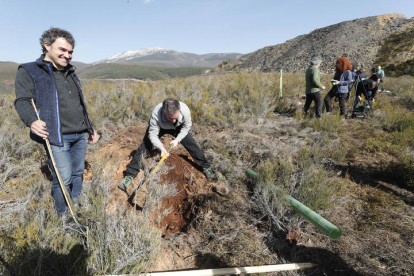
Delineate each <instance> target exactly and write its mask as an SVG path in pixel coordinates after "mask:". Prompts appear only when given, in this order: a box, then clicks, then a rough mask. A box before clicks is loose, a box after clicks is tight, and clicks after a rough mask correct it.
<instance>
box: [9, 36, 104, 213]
mask: <svg viewBox="0 0 414 276" xmlns="http://www.w3.org/2000/svg"><path fill="white" fill-rule="evenodd" d="M40 45H41V46H42V49H43V54H42V55H41V56H40V58H39V59H37V60H36V61H35V62H30V63H25V64H21V65H20V66H19V69H18V71H17V74H16V82H15V90H16V100H15V102H14V105H15V108H16V110H17V113H18V114H19V116H20V119H21V120H22V121H23V123H24V124H25V125H26V126H28V127H30V136H31V138H32V139H33V140H35V141H37V142H40V143H42V144H44V145H45V142H44V139H45V138H48V139H49V141H50V144H51V150H52V153H53V157H54V159H55V163H56V166H57V170H58V171H59V173H60V175H61V177H62V181H63V183H64V185H65V186H66V189H67V191H68V193H69V195H70V196H71V198H72V200H73V203H74V205H77V204H78V203H79V195H80V194H81V190H82V175H83V171H84V168H85V155H86V146H87V140H89V141H91V142H96V141H97V140H98V139H99V136H98V135H97V133H96V131H95V130H94V129H93V127H92V123H91V121H90V119H89V116H88V112H87V110H86V105H85V101H84V99H83V95H82V88H81V85H80V81H79V79H78V77H77V76H76V74H75V68H74V67H73V66H72V65H71V64H70V63H69V62H70V61H71V59H72V54H73V48H74V47H75V40H74V38H73V36H72V35H71V34H70V33H69V32H67V31H65V30H62V29H58V28H51V29H49V30H47V31H45V32H44V33H43V34H42V37H41V38H40ZM32 99H33V100H34V101H35V104H36V107H37V110H38V115H39V117H40V120H38V118H37V115H36V112H35V110H34V108H33V106H32V103H31V102H32ZM46 152H47V154H48V161H49V166H50V168H51V171H52V174H53V184H52V196H53V198H54V200H55V208H56V211H57V213H58V215H59V216H63V215H65V214H66V211H67V203H66V201H65V199H64V196H63V193H62V190H61V188H60V185H59V182H58V179H57V176H56V172H55V171H54V168H53V166H52V163H51V159H50V156H49V152H48V151H47V150H46Z"/></svg>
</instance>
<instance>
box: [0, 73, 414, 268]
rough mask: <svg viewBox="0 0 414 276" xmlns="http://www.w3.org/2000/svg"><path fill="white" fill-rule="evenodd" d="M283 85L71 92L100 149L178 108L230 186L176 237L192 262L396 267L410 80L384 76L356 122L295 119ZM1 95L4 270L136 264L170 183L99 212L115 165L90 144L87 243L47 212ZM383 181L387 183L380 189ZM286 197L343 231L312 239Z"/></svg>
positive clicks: (409, 158) (409, 155)
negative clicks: (176, 103) (171, 105)
mask: <svg viewBox="0 0 414 276" xmlns="http://www.w3.org/2000/svg"><path fill="white" fill-rule="evenodd" d="M329 78H330V76H323V77H322V81H323V82H325V83H326V81H327V80H328V79H329ZM284 84H285V91H284V97H283V99H279V98H278V87H279V75H278V74H275V73H269V74H267V73H252V74H225V75H211V76H203V77H190V78H186V79H171V80H163V81H149V82H145V83H131V82H115V83H107V82H98V81H91V82H88V83H85V84H84V92H85V98H86V99H87V101H88V105H89V106H90V113H91V117H92V118H93V120H94V122H95V127H96V129H97V130H98V131H99V132H100V133H101V134H102V136H103V139H102V141H101V142H100V143H101V144H100V145H102V144H105V143H106V142H107V141H108V139H109V138H110V137H111V136H112V135H113V134H114V133H116V132H117V131H118V130H119V129H121V128H124V127H127V126H131V125H136V124H139V125H143V124H145V123H146V121H147V120H148V118H149V117H148V116H149V114H150V112H151V110H152V108H153V107H154V106H155V105H156V104H158V103H159V102H161V101H162V100H163V99H164V98H166V97H170V96H172V97H177V98H179V99H180V100H181V101H183V102H185V103H187V104H188V105H189V107H190V109H191V111H192V116H193V121H194V127H193V132H194V133H195V135H194V136H195V137H196V139H197V141H198V142H199V144H200V145H201V147H202V148H203V149H204V150H205V152H206V154H207V156H208V157H209V158H210V160H212V164H213V166H214V168H215V169H216V171H217V173H218V175H219V180H220V181H221V182H224V183H225V184H226V185H227V186H229V187H230V189H231V195H230V196H229V197H227V198H226V197H219V196H216V197H211V198H200V201H199V206H198V210H199V212H198V213H197V212H195V214H194V215H195V219H194V221H193V222H192V224H191V227H190V228H189V230H188V232H187V233H186V234H182V236H181V237H185V238H186V239H187V238H188V240H187V241H186V242H188V243H190V239H191V244H192V249H193V250H195V252H196V253H195V254H197V259H198V262H197V264H195V267H203V268H206V267H218V266H236V265H256V264H257V265H259V264H265V263H266V264H271V263H281V262H304V261H312V262H318V263H319V265H320V266H319V267H318V268H317V269H316V270H313V271H310V272H309V273H314V274H315V275H340V273H339V272H338V269H339V271H341V273H342V272H343V273H342V274H343V275H409V274H408V273H409V271H410V270H409V268H410V267H412V266H413V263H414V261H413V260H412V257H411V256H412V254H410V252H411V251H412V248H413V240H412V235H413V230H412V229H413V226H414V225H413V220H412V218H413V217H412V214H413V210H412V203H411V205H410V203H409V202H410V201H409V199H408V198H409V196H410V195H412V193H411V194H410V189H411V190H412V185H413V184H412V183H413V180H412V177H411V176H412V174H413V171H414V164H413V152H414V151H413V148H412V145H413V138H412V137H414V136H413V134H414V133H413V130H414V119H413V117H412V114H411V111H412V110H413V106H414V105H413V104H412V103H413V100H412V99H413V98H414V97H413V91H414V89H413V87H414V82H413V81H412V78H411V79H410V78H405V77H401V78H398V79H393V78H387V83H386V86H387V87H392V88H393V91H394V92H395V93H394V94H392V95H379V97H378V101H377V103H376V105H375V111H374V112H373V113H372V114H371V115H370V117H369V118H368V119H366V120H364V121H357V120H346V121H343V120H342V119H341V118H340V117H339V116H335V115H331V116H323V117H322V118H321V119H320V120H316V119H309V118H306V119H304V118H302V116H301V114H300V113H301V105H298V104H297V103H298V102H300V101H301V100H300V98H299V97H298V95H300V94H303V91H304V79H303V75H302V74H292V75H285V80H284ZM12 101H13V95H11V94H7V93H6V94H4V95H3V94H2V95H0V104H1V106H0V107H1V108H2V113H1V114H0V119H1V121H2V122H3V123H2V124H1V126H0V131H1V133H2V134H1V136H0V149H1V151H2V153H3V154H2V156H1V157H0V214H1V216H0V237H1V243H0V256H1V257H2V258H3V259H4V260H5V261H6V262H7V264H8V265H9V266H8V267H9V269H11V270H13V271H14V272H16V273H17V274H21V275H59V273H67V274H72V275H92V274H102V273H127V272H128V273H130V272H131V273H138V272H141V271H148V270H150V269H151V267H152V264H153V262H154V260H155V259H156V258H155V256H156V255H157V253H158V252H159V250H160V248H161V245H162V244H163V243H164V242H165V241H164V240H163V239H162V238H161V234H160V231H159V229H158V228H157V227H155V226H154V224H153V223H149V222H150V221H151V220H154V218H153V217H151V216H150V214H152V213H153V210H154V208H157V207H158V204H157V202H159V200H160V198H162V196H165V195H167V194H170V193H173V192H174V191H170V190H160V189H161V188H160V187H159V185H153V186H149V191H150V194H151V197H150V199H151V200H153V201H152V203H151V204H148V205H147V206H148V209H147V210H144V211H143V212H142V215H139V216H137V215H136V213H135V212H131V211H128V210H126V209H125V208H122V207H119V208H118V209H116V208H115V209H114V211H112V212H108V205H109V201H110V195H111V190H110V187H111V184H112V183H111V177H112V175H113V173H114V171H113V170H111V168H112V169H115V167H116V166H115V165H114V164H111V163H110V158H102V157H98V155H97V153H96V148H94V147H92V148H90V149H89V152H88V158H90V159H91V160H94V158H100V159H96V160H97V161H95V160H94V163H97V164H101V166H97V167H94V168H93V170H94V171H93V177H92V179H91V180H90V181H87V182H86V183H85V189H84V195H83V197H82V203H83V208H82V209H81V211H80V212H81V213H82V215H83V218H84V219H85V220H86V221H87V222H86V223H87V225H88V227H89V232H88V235H87V239H85V238H84V236H82V235H76V234H68V233H67V232H65V231H64V229H62V228H61V227H60V221H59V219H58V217H57V215H56V214H55V212H54V210H53V202H52V199H51V197H50V195H49V193H50V184H49V182H48V181H47V180H46V179H45V178H44V177H43V176H42V175H41V174H40V172H39V168H40V166H41V165H42V162H44V160H45V156H44V153H43V149H42V148H41V147H39V146H37V145H35V144H34V143H32V142H28V137H27V134H28V130H27V129H26V128H25V127H23V126H22V124H21V123H20V120H19V119H18V117H17V115H16V114H15V111H14V110H13V106H12ZM274 111H276V113H277V114H275V113H274ZM137 146H138V145H137ZM104 161H105V162H108V163H105V162H104ZM247 168H252V169H254V170H256V171H257V172H258V173H259V175H260V179H259V181H257V182H251V181H250V180H249V179H248V178H247V177H246V176H245V169H247ZM381 181H382V182H381ZM384 181H385V182H386V184H387V185H388V186H387V187H391V188H389V189H385V188H381V187H385V186H384V185H382V184H381V183H383V182H384ZM154 183H155V182H154ZM167 186H168V185H167ZM276 187H277V188H276ZM401 187H402V188H401ZM401 190H403V191H405V193H404V192H401ZM286 194H290V195H292V196H294V197H295V198H297V199H298V200H300V201H302V202H303V203H305V204H307V205H308V206H309V207H311V208H313V209H314V210H315V211H318V212H320V213H321V214H322V215H324V216H325V217H326V218H327V219H328V220H330V221H332V222H333V223H335V224H337V225H338V226H340V227H341V228H342V230H343V231H344V236H343V237H341V239H340V240H338V241H331V240H329V239H328V238H326V237H325V236H323V235H322V234H321V232H319V231H318V230H317V229H316V228H314V227H313V226H312V225H310V224H309V223H307V222H306V221H305V220H304V219H302V218H301V217H299V216H298V215H296V214H294V213H293V211H292V210H291V209H290V207H289V206H288V205H287V204H286V203H285V202H284V200H283V197H284V196H285V195H286ZM407 194H408V196H407ZM111 210H112V208H111ZM201 210H202V212H201ZM210 210H211V211H210ZM209 211H210V212H209ZM155 220H156V219H155ZM152 222H154V221H152ZM155 222H156V221H155ZM155 224H156V223H155ZM171 239H172V240H170V242H173V243H174V242H177V244H178V241H179V240H180V239H179V238H177V239H176V240H175V239H174V238H171ZM183 239H184V238H183ZM410 250H411V251H410ZM6 270H7V269H6V268H5V267H4V266H3V267H1V268H0V271H1V272H3V273H5V272H6ZM304 273H305V275H307V274H306V272H304ZM335 273H339V274H335ZM298 274H301V272H298ZM302 274H303V273H302ZM286 275H288V274H286Z"/></svg>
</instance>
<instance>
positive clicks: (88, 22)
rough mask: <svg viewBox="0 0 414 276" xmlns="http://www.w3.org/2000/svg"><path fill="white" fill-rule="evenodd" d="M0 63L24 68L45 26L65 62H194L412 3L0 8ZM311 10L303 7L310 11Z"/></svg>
mask: <svg viewBox="0 0 414 276" xmlns="http://www.w3.org/2000/svg"><path fill="white" fill-rule="evenodd" d="M0 4H1V10H0V26H1V27H0V28H1V34H2V36H1V38H0V61H14V62H19V63H22V62H28V61H33V60H35V59H36V58H37V57H38V56H39V55H40V53H41V51H40V45H39V42H38V40H39V37H40V36H41V34H42V32H43V31H44V30H46V29H48V28H50V27H51V26H53V27H59V28H63V29H66V30H68V31H70V32H71V33H72V34H73V36H74V37H75V39H76V47H75V52H74V57H73V60H75V61H81V62H85V63H91V62H94V61H98V60H101V59H105V58H109V57H111V56H113V55H115V54H118V53H120V52H123V51H127V50H138V49H142V48H148V47H162V48H168V49H172V50H177V51H182V52H190V53H196V54H206V53H219V52H220V53H228V52H237V53H243V54H245V53H250V52H253V51H255V50H257V49H260V48H263V47H265V46H270V45H276V44H279V43H283V42H285V41H286V40H288V39H291V38H294V37H296V36H298V35H302V34H307V33H309V32H311V31H313V30H315V29H317V28H323V27H326V26H329V25H332V24H336V23H339V22H342V21H348V20H353V19H357V18H362V17H367V16H374V15H380V14H387V13H400V14H403V15H404V16H405V17H407V18H411V17H413V16H414V1H413V0H401V1H400V0H398V1H389V0H377V1H341V2H338V1H332V0H331V1H326V0H324V1H302V0H299V1H294V0H285V1H277V0H209V1H204V0H100V1H97V0H82V1H80V0H71V1H51V0H48V1H45V0H0ZM310 4H311V5H310Z"/></svg>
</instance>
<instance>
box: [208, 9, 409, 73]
mask: <svg viewBox="0 0 414 276" xmlns="http://www.w3.org/2000/svg"><path fill="white" fill-rule="evenodd" d="M413 28H414V19H413V18H411V19H407V18H406V17H404V16H403V15H401V14H384V15H378V16H371V17H365V18H359V19H355V20H350V21H344V22H341V23H338V24H334V25H331V26H327V27H323V28H320V29H316V30H314V31H312V32H310V33H309V34H304V35H300V36H298V37H295V38H293V39H290V40H288V41H286V42H285V43H281V44H278V45H274V46H267V47H264V48H262V49H259V50H257V51H255V52H252V53H249V54H246V55H243V56H239V57H235V58H233V59H231V60H226V61H223V62H222V63H221V64H219V65H218V66H216V67H215V69H214V70H215V71H218V72H221V71H242V72H278V71H279V70H281V69H283V71H284V72H303V71H304V70H306V68H307V66H308V65H309V61H310V59H311V57H312V56H316V55H319V56H321V57H322V59H323V61H324V62H323V63H322V65H321V71H322V72H325V73H333V71H334V68H335V61H336V59H337V58H338V57H341V56H346V57H348V58H349V59H350V60H351V62H352V63H356V64H358V66H359V68H364V69H365V70H366V71H369V70H370V68H371V67H372V66H375V65H376V64H377V63H379V65H383V66H387V69H388V70H387V71H390V73H391V72H392V71H394V70H395V71H396V75H401V74H402V72H407V74H408V73H410V70H409V69H407V67H410V66H411V65H410V64H411V63H412V59H413V52H414V51H413V49H412V43H413V36H412V31H411V30H412V29H413ZM387 41H388V42H387ZM399 42H402V43H401V45H400V44H399ZM410 45H411V48H410ZM384 58H385V59H384ZM401 58H402V59H403V60H400V59H401ZM382 63H384V64H382ZM410 68H411V67H410ZM407 70H408V71H407ZM397 72H400V73H397ZM404 74H406V73H404Z"/></svg>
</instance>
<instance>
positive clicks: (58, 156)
mask: <svg viewBox="0 0 414 276" xmlns="http://www.w3.org/2000/svg"><path fill="white" fill-rule="evenodd" d="M87 143H88V134H87V133H86V132H85V133H75V134H64V135H63V147H58V146H53V145H51V149H52V153H53V157H54V159H55V163H56V167H57V170H58V171H59V173H60V177H61V178H62V182H63V183H64V185H65V187H66V190H67V191H68V194H69V195H70V197H71V198H72V200H73V201H74V203H76V202H78V201H79V195H80V193H81V191H82V180H83V179H82V175H83V171H84V169H85V155H86V147H87ZM48 162H49V167H50V169H51V171H52V175H53V184H52V197H53V198H54V200H55V208H56V211H57V213H58V215H59V216H61V215H63V213H65V212H66V206H67V205H66V201H65V198H64V196H63V193H62V189H61V188H60V185H59V181H58V178H57V176H56V173H55V170H54V168H53V164H52V160H51V159H50V156H49V153H48Z"/></svg>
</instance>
